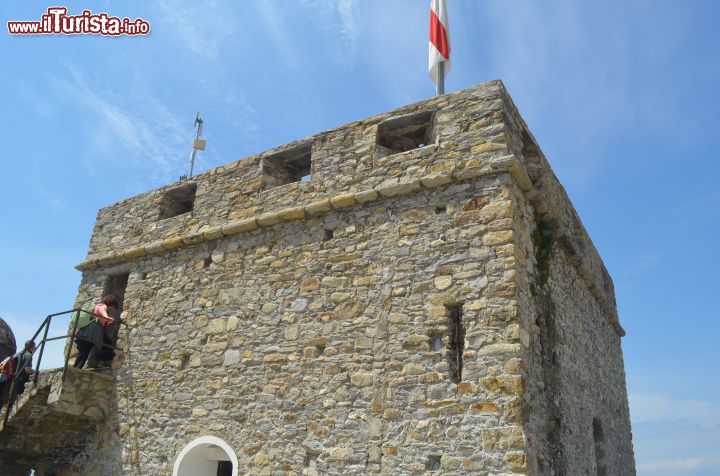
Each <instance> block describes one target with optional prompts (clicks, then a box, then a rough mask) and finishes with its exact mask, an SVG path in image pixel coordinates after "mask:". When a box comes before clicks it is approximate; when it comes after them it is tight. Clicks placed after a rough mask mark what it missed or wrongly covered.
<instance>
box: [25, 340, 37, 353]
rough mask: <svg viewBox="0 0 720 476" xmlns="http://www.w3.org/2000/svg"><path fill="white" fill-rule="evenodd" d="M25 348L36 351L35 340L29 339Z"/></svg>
mask: <svg viewBox="0 0 720 476" xmlns="http://www.w3.org/2000/svg"><path fill="white" fill-rule="evenodd" d="M25 350H28V351H30V352H31V353H32V352H35V351H36V350H37V347H36V346H35V342H33V341H31V340H29V341H27V342H25Z"/></svg>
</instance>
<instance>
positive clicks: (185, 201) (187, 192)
mask: <svg viewBox="0 0 720 476" xmlns="http://www.w3.org/2000/svg"><path fill="white" fill-rule="evenodd" d="M196 191H197V184H196V183H188V184H184V185H180V186H179V187H175V188H172V189H170V190H168V191H166V192H165V195H163V198H162V200H161V201H160V219H161V220H164V219H165V218H172V217H175V216H178V215H182V214H183V213H188V212H191V211H192V210H193V208H194V206H195V192H196Z"/></svg>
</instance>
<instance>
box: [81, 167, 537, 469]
mask: <svg viewBox="0 0 720 476" xmlns="http://www.w3.org/2000/svg"><path fill="white" fill-rule="evenodd" d="M510 181H511V178H510V176H509V175H507V174H500V175H496V176H491V177H487V178H485V179H482V180H479V181H477V182H475V183H467V184H460V185H455V186H451V187H448V188H446V189H438V190H435V191H425V192H420V193H417V194H416V195H413V196H409V197H399V198H391V199H387V200H384V201H383V202H381V203H377V204H375V205H374V206H372V207H362V206H355V207H353V208H350V209H347V210H343V211H339V212H331V213H329V214H327V215H325V216H323V217H322V218H321V219H317V220H308V221H302V222H295V223H284V224H280V225H277V226H275V227H272V228H267V229H259V230H254V231H253V232H250V233H247V234H244V235H237V236H232V237H225V238H221V239H219V240H217V241H215V242H213V243H208V244H198V245H195V246H193V247H189V248H183V249H179V250H176V251H174V252H170V253H167V254H166V255H163V256H158V257H147V258H144V259H143V258H141V259H139V260H137V261H136V262H135V263H134V264H135V266H136V270H137V271H138V272H133V273H132V274H131V276H130V282H129V286H128V290H127V293H126V303H127V307H126V311H125V318H126V319H127V321H128V323H130V324H131V325H132V327H133V330H132V331H130V332H129V333H126V334H125V335H124V340H123V342H122V343H121V346H123V347H126V346H127V348H128V349H131V352H129V353H128V354H125V355H123V357H122V360H120V361H118V362H117V363H116V365H117V366H118V395H119V397H120V399H119V401H118V410H119V411H120V413H121V414H128V415H134V417H133V418H132V419H129V420H127V421H125V422H123V424H122V425H121V428H120V429H119V431H120V434H119V436H120V437H121V440H122V443H121V444H122V445H123V450H124V457H123V458H124V459H123V462H124V463H125V466H124V468H125V470H126V471H127V472H128V474H135V473H137V474H143V473H145V474H147V473H148V472H150V473H153V472H158V473H165V472H167V471H168V470H169V468H170V466H171V465H172V464H173V462H174V456H175V455H177V454H178V453H179V451H180V450H181V449H182V447H183V446H184V445H185V444H187V442H189V441H190V440H192V439H194V438H195V437H196V436H198V435H202V434H212V435H214V436H219V437H221V438H223V439H224V440H225V441H227V442H228V443H229V444H230V445H231V446H232V447H233V448H235V451H236V452H237V453H238V457H239V458H240V464H241V468H242V469H243V470H244V471H248V472H257V474H270V473H271V472H272V473H273V474H279V472H283V471H285V472H287V474H291V473H292V474H296V473H297V472H299V471H302V470H303V461H304V460H305V458H306V457H307V455H308V454H317V455H318V463H317V471H318V472H319V473H324V474H339V473H345V474H367V473H384V474H403V473H410V472H413V471H424V470H425V466H426V462H427V461H429V458H430V457H431V456H437V457H439V458H440V461H441V465H442V468H443V469H444V470H446V471H479V470H481V469H486V470H494V471H496V472H497V473H502V472H504V471H508V470H511V469H513V468H515V469H519V470H522V468H523V467H524V466H523V465H524V460H525V458H524V453H523V450H524V448H525V444H526V442H525V440H524V439H523V433H522V429H521V428H520V427H519V426H517V424H516V419H515V416H514V410H515V407H514V406H513V404H512V403H511V402H514V400H515V398H516V396H517V395H521V394H522V389H523V380H522V379H521V378H520V377H519V376H517V375H515V374H514V373H512V372H510V373H509V372H508V370H507V369H511V370H512V368H513V365H514V363H513V359H512V356H513V355H515V354H516V353H517V351H518V348H519V343H518V340H517V339H518V337H517V328H518V326H517V324H513V322H514V321H515V320H516V310H515V306H514V304H513V299H512V296H513V294H514V285H513V276H514V268H515V263H514V258H513V256H512V255H511V254H508V251H507V249H508V247H509V245H508V240H509V239H510V234H509V230H510V227H511V220H510V210H511V205H510V202H509V201H508V199H507V188H508V185H509V183H510ZM440 206H443V207H445V212H442V213H436V208H437V207H440ZM325 230H333V231H334V236H333V237H332V239H330V240H327V241H324V240H325V238H324V237H325V233H324V232H325ZM206 258H209V259H210V264H209V265H208V264H207V262H206ZM140 270H142V272H139V271H140ZM102 271H103V270H99V271H98V272H93V273H87V278H88V279H87V282H88V284H89V285H88V286H87V288H85V289H84V291H85V292H88V293H96V292H97V291H98V288H99V287H100V286H99V284H100V283H101V282H102V274H101V273H102ZM95 273H97V274H95ZM143 276H144V278H143ZM90 283H95V284H90ZM178 289H181V290H182V293H180V294H179V293H178V292H177V290H178ZM455 303H464V315H463V322H464V323H465V330H466V336H465V353H464V359H465V364H464V371H463V381H462V382H461V383H460V384H455V383H453V382H452V381H451V380H450V378H449V375H448V362H447V349H445V350H437V351H432V350H430V348H429V342H430V337H429V336H430V335H433V334H436V333H439V334H443V333H446V332H447V327H448V322H447V316H446V309H445V306H444V305H445V304H455ZM508 361H510V363H508ZM134 448H139V449H137V450H136V449H134ZM133 471H135V473H132V472H133ZM307 471H308V472H309V473H312V471H310V470H309V469H308V470H307Z"/></svg>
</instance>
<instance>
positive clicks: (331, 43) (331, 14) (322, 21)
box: [300, 0, 360, 67]
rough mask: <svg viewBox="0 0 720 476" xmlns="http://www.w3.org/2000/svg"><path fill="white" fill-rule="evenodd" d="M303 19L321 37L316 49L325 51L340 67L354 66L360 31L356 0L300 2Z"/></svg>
mask: <svg viewBox="0 0 720 476" xmlns="http://www.w3.org/2000/svg"><path fill="white" fill-rule="evenodd" d="M300 5H301V6H302V8H303V9H304V10H305V12H304V16H305V17H306V18H308V19H310V20H311V21H309V22H308V24H309V25H311V26H312V28H313V29H315V30H316V31H317V32H319V33H320V36H321V37H322V40H323V41H321V42H319V43H318V45H319V46H320V47H321V48H323V49H325V50H327V52H328V55H329V57H330V59H331V60H332V61H333V62H334V63H335V64H336V65H337V66H340V67H348V66H350V65H351V64H353V63H354V61H355V59H356V56H357V51H358V39H359V37H360V28H359V25H358V19H357V9H358V6H357V2H356V0H301V2H300Z"/></svg>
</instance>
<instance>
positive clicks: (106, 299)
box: [100, 294, 118, 309]
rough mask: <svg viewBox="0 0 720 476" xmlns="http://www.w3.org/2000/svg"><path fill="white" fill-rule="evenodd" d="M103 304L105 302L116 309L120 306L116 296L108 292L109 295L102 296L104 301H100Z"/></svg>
mask: <svg viewBox="0 0 720 476" xmlns="http://www.w3.org/2000/svg"><path fill="white" fill-rule="evenodd" d="M100 302H101V303H102V304H105V305H106V306H107V307H108V308H111V307H114V308H115V309H117V308H118V301H117V299H115V296H113V295H112V294H108V295H107V296H105V297H103V298H102V301H100Z"/></svg>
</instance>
